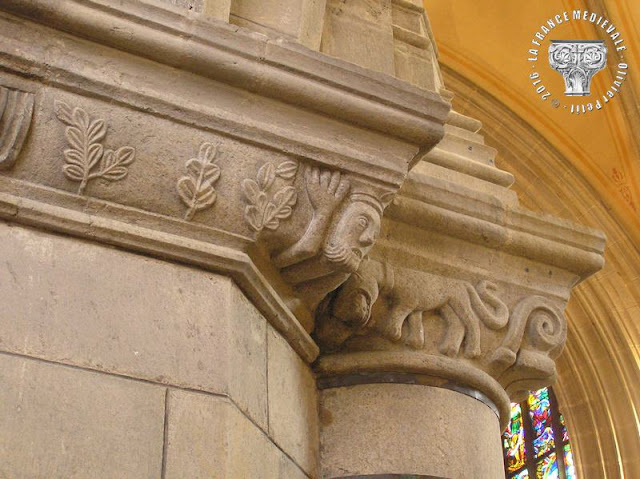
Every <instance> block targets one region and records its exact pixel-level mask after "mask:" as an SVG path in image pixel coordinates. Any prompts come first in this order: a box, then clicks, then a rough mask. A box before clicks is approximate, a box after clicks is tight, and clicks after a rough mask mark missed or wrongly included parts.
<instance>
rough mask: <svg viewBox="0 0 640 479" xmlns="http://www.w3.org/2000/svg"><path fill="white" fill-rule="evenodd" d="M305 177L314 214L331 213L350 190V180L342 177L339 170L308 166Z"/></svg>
mask: <svg viewBox="0 0 640 479" xmlns="http://www.w3.org/2000/svg"><path fill="white" fill-rule="evenodd" d="M304 178H305V182H306V188H307V195H308V196H309V201H310V202H311V206H312V207H313V210H314V215H318V216H328V215H330V214H331V213H332V212H333V210H335V208H336V207H337V206H338V205H339V204H340V203H341V202H342V200H343V199H344V197H345V195H346V194H347V192H348V191H349V182H348V181H347V180H346V179H344V178H342V175H341V174H340V172H339V171H333V172H332V171H329V170H320V168H318V167H315V166H308V167H307V168H306V169H305V172H304Z"/></svg>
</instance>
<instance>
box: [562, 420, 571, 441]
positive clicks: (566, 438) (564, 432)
mask: <svg viewBox="0 0 640 479" xmlns="http://www.w3.org/2000/svg"><path fill="white" fill-rule="evenodd" d="M560 427H561V428H562V442H569V433H568V432H567V425H566V424H565V423H564V416H563V415H562V414H560Z"/></svg>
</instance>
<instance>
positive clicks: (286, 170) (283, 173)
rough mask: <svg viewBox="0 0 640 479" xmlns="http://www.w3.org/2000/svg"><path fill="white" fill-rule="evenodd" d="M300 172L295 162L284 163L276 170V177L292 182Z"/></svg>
mask: <svg viewBox="0 0 640 479" xmlns="http://www.w3.org/2000/svg"><path fill="white" fill-rule="evenodd" d="M297 172H298V163H296V162H295V161H283V162H282V163H280V164H279V165H278V168H276V175H278V176H279V177H280V178H282V179H285V180H292V179H293V178H294V177H295V176H296V173H297Z"/></svg>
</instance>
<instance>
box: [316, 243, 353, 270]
mask: <svg viewBox="0 0 640 479" xmlns="http://www.w3.org/2000/svg"><path fill="white" fill-rule="evenodd" d="M324 257H325V258H327V260H328V261H329V263H331V264H332V265H336V266H338V267H339V269H340V271H344V272H345V273H355V272H356V271H357V270H358V267H359V266H360V262H361V261H362V256H361V253H360V251H359V250H352V249H351V248H349V247H348V246H346V245H345V244H344V243H343V244H336V245H334V244H331V243H329V244H326V245H325V247H324Z"/></svg>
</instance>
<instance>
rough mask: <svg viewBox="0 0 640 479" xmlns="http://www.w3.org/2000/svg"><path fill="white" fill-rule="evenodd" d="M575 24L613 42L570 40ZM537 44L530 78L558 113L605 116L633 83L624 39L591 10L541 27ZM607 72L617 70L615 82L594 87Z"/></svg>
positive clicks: (568, 14) (531, 58) (563, 15)
mask: <svg viewBox="0 0 640 479" xmlns="http://www.w3.org/2000/svg"><path fill="white" fill-rule="evenodd" d="M571 22H588V23H592V24H593V25H594V26H595V27H596V28H601V29H602V30H603V32H604V33H605V35H606V36H607V37H608V39H607V40H594V39H575V38H574V39H568V38H567V37H569V36H570V35H571V31H573V29H572V28H571V27H570V23H571ZM564 35H567V37H564ZM563 37H564V38H563ZM531 43H532V45H533V47H532V48H530V49H529V58H528V60H529V62H531V72H530V73H529V78H530V80H531V83H532V85H533V87H534V88H535V91H536V93H537V94H538V95H540V99H541V100H543V101H545V102H548V103H549V104H550V105H551V106H552V107H553V108H560V109H562V110H566V111H567V112H569V113H572V114H585V113H590V112H593V111H598V110H601V109H602V108H603V107H604V106H605V105H607V104H608V103H609V102H610V101H611V100H613V99H614V98H615V96H616V94H617V93H618V92H619V91H620V88H622V85H623V83H624V81H625V79H626V78H627V73H628V66H627V64H626V63H625V61H624V51H625V50H626V49H627V47H626V45H625V43H624V38H623V36H622V34H621V33H620V32H619V31H618V29H617V28H616V27H615V25H613V24H611V23H610V22H609V21H608V20H607V19H606V18H604V17H603V16H602V15H599V14H597V13H593V12H589V11H587V10H573V11H570V12H569V11H565V12H562V13H559V14H557V15H555V16H554V17H552V18H549V19H547V20H546V23H544V24H543V25H541V26H540V29H539V30H538V31H537V32H536V33H535V35H534V36H533V38H532V40H531ZM607 43H608V45H607ZM606 68H609V69H610V70H611V73H612V75H613V82H611V83H610V84H608V85H607V84H605V85H606V87H594V82H592V80H593V78H594V77H595V76H596V75H597V74H598V73H599V72H601V71H602V70H604V69H606ZM600 85H602V82H601V83H600Z"/></svg>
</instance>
